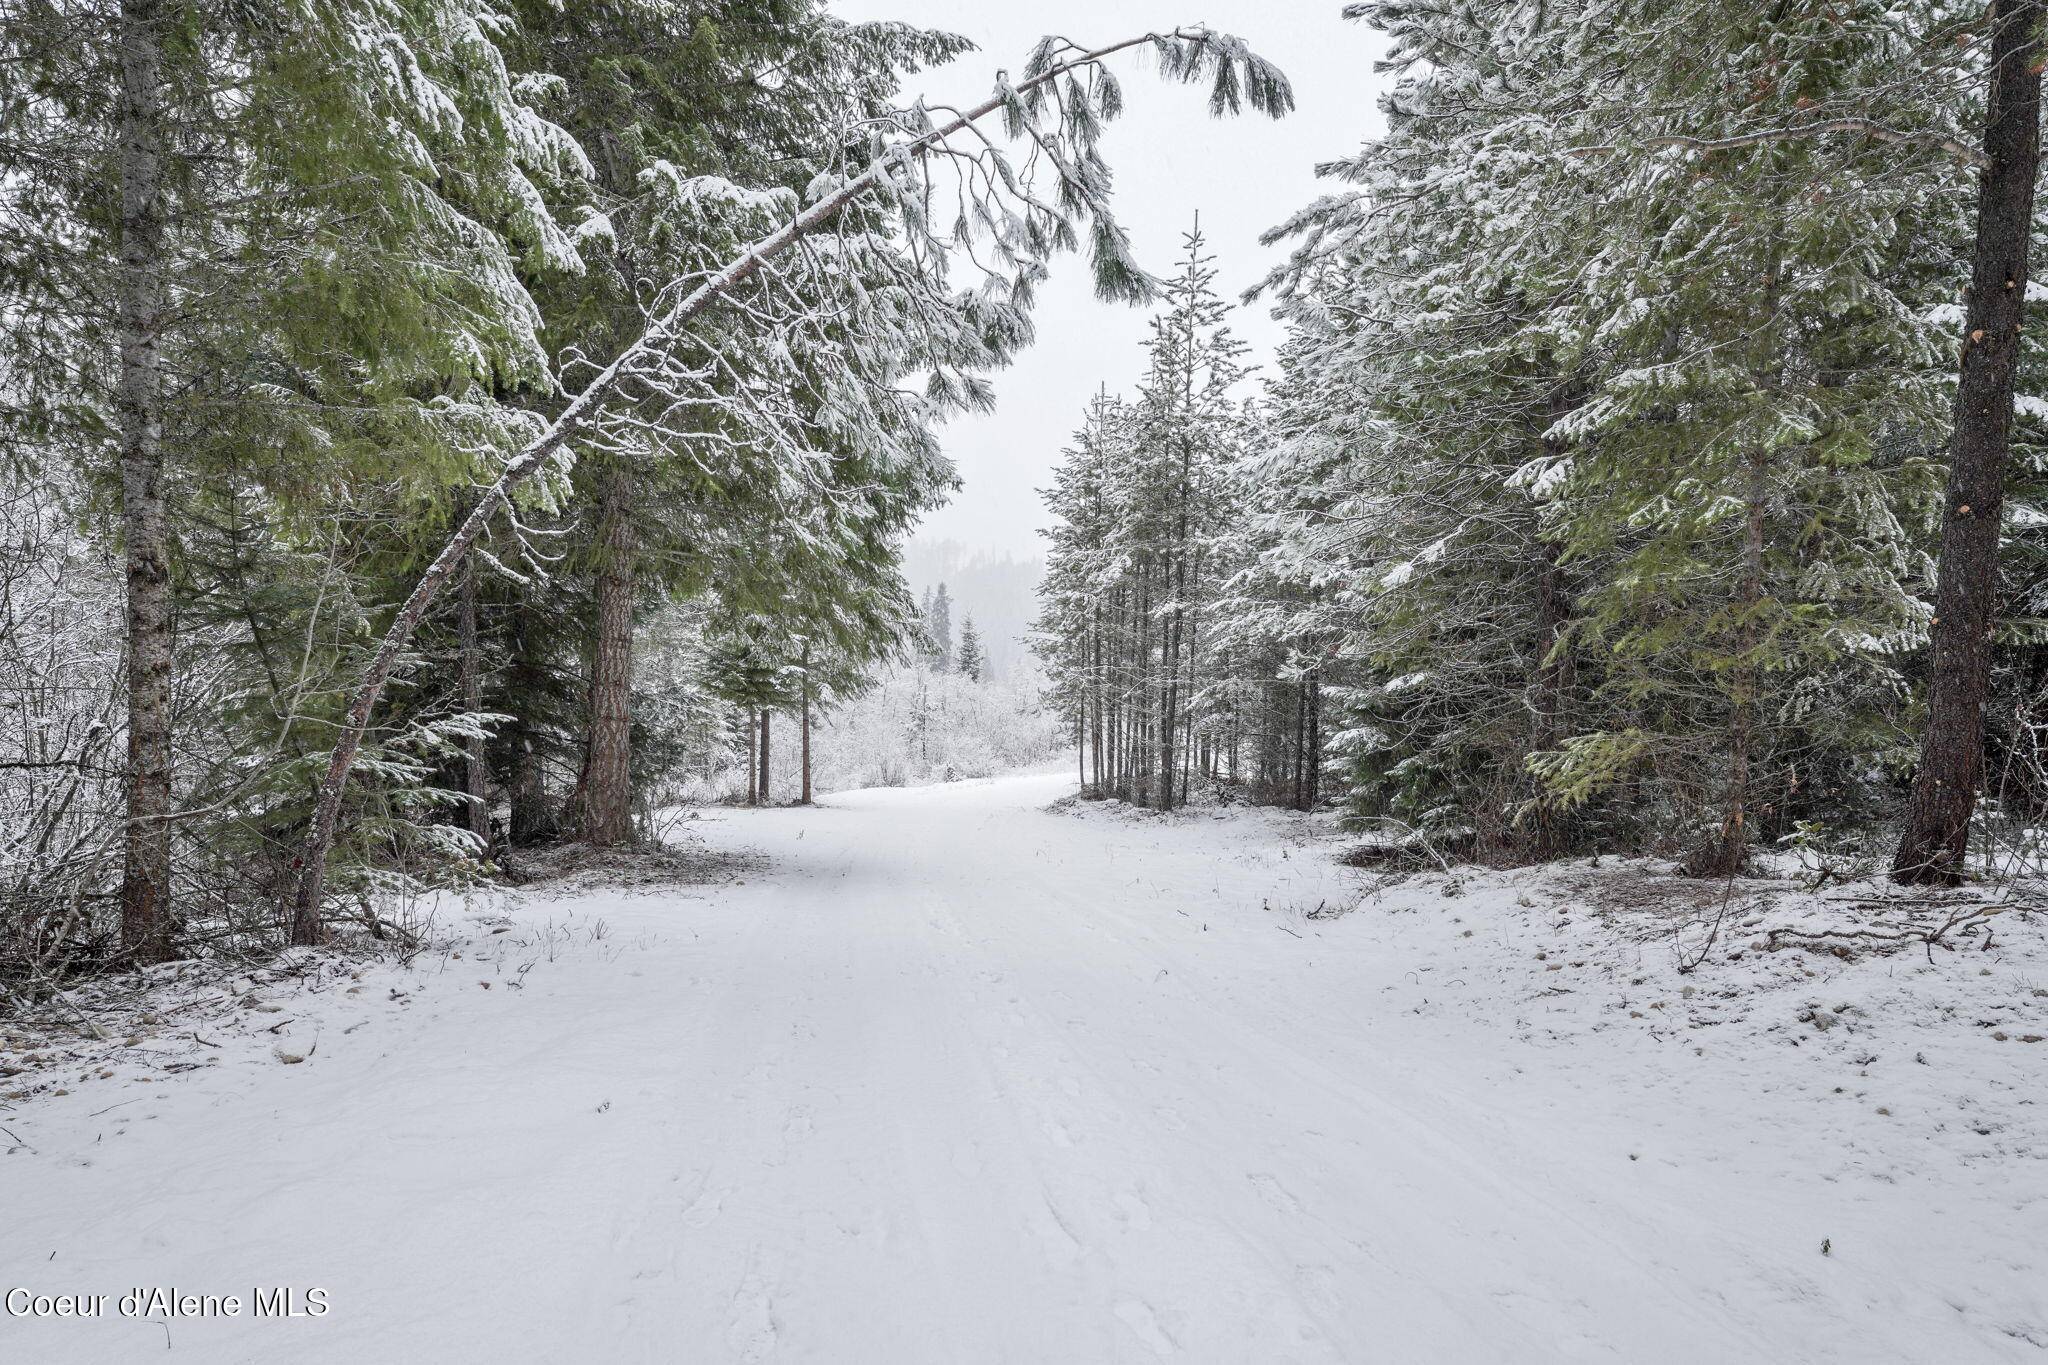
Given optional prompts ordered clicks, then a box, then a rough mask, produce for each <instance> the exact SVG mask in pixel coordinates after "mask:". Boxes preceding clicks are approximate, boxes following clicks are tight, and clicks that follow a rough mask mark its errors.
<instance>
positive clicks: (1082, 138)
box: [291, 28, 1294, 944]
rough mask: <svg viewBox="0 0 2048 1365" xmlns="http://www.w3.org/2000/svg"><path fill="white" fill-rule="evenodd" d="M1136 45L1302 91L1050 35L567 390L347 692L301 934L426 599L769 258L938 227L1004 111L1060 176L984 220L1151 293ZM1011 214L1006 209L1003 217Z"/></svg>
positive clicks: (1037, 255) (312, 839) (307, 848)
mask: <svg viewBox="0 0 2048 1365" xmlns="http://www.w3.org/2000/svg"><path fill="white" fill-rule="evenodd" d="M1138 47H1149V48H1151V49H1152V50H1153V52H1154V54H1155V55H1156V56H1157V58H1158V61H1159V67H1160V72H1161V74H1162V75H1163V76H1165V77H1167V78H1168V79H1173V80H1178V81H1182V82H1192V81H1196V80H1200V79H1204V78H1206V79H1208V80H1209V82H1210V100H1209V103H1210V111H1211V113H1213V114H1216V115H1222V114H1229V113H1236V112H1238V111H1239V110H1240V109H1241V108H1242V107H1243V105H1245V104H1247V103H1249V104H1250V105H1251V106H1252V108H1254V109H1256V110H1258V111H1259V112H1261V113H1264V114H1267V115H1269V116H1272V117H1276V118H1277V117H1279V116H1280V115H1282V114H1284V113H1287V112H1288V111H1289V110H1291V109H1292V108H1293V103H1294V99H1293V93H1292V91H1291V89H1290V88H1289V86H1288V83H1287V80H1286V78H1285V77H1284V76H1283V75H1282V74H1281V73H1280V72H1279V70H1278V69H1277V68H1275V67H1274V66H1272V65H1271V64H1270V63H1268V62H1267V61H1265V60H1264V59H1263V58H1260V57H1258V56H1257V55H1256V54H1254V53H1253V52H1252V51H1251V50H1250V49H1249V48H1248V47H1246V46H1245V44H1244V43H1243V42H1242V41H1241V40H1239V39H1237V38H1234V37H1231V36H1229V35H1227V34H1220V33H1214V32H1212V31H1210V30H1208V29H1206V28H1181V29H1175V30H1173V31H1171V32H1167V33H1146V34H1140V35H1138V36H1136V37H1132V38H1126V39H1124V40H1122V41H1120V42H1115V43H1110V44H1108V45H1106V46H1102V47H1095V48H1087V47H1083V46H1081V45H1079V44H1076V43H1073V42H1070V41H1068V40H1066V39H1062V38H1056V37H1052V38H1046V39H1044V40H1043V41H1041V42H1040V43H1039V45H1038V47H1037V48H1036V49H1035V50H1034V51H1033V53H1032V55H1031V58H1030V60H1029V62H1028V63H1027V66H1026V68H1025V77H1024V79H1023V80H1020V81H1017V82H1015V83H1014V84H1013V83H1011V82H1010V81H1008V80H1007V79H1006V78H1004V79H1000V80H999V82H998V85H997V88H996V91H995V93H994V94H993V95H991V96H990V97H989V98H988V99H986V100H984V101H983V102H982V103H980V104H978V105H975V106H973V107H972V108H970V109H967V110H964V111H961V112H958V113H955V114H954V115H953V116H952V117H950V118H948V119H945V120H944V121H942V122H939V123H936V124H934V123H932V121H931V120H930V117H929V112H928V111H926V110H925V109H924V108H923V107H922V106H918V107H916V108H914V109H913V110H911V111H909V112H908V113H906V114H905V115H904V117H903V119H902V120H901V121H899V122H898V123H897V124H896V126H897V127H899V128H902V129H905V130H906V131H907V132H908V131H909V130H914V129H916V128H918V127H922V128H924V129H925V131H923V132H910V135H908V136H907V137H906V138H905V140H903V141H899V142H896V143H894V144H891V145H889V146H887V147H886V148H883V149H882V150H880V152H879V154H877V155H875V156H873V157H872V159H871V160H870V161H869V162H868V163H867V165H866V167H865V169H863V170H862V171H861V172H860V173H859V174H857V175H855V176H853V177H851V178H850V179H848V180H846V181H845V182H844V183H842V184H840V185H838V186H837V187H836V188H833V189H830V190H829V191H828V192H825V193H823V194H821V195H820V196H819V197H818V198H817V199H816V200H814V201H813V202H812V203H811V204H810V206H809V207H807V208H805V209H803V210H802V211H801V212H799V213H797V214H795V215H794V216H792V217H791V218H789V219H788V220H787V221H786V222H784V223H783V224H782V226H780V227H779V228H777V229H776V230H775V231H773V232H771V233H769V234H768V235H766V236H764V237H762V238H760V239H759V240H757V241H755V242H753V243H752V244H751V245H749V246H747V247H745V248H743V249H742V250H740V251H739V252H738V253H737V254H735V255H733V256H732V257H731V258H730V259H729V260H727V261H726V263H725V264H724V265H723V266H722V268H719V269H717V270H715V271H713V272H711V273H710V274H708V275H707V276H705V277H704V278H702V279H701V280H699V282H698V283H697V284H696V285H695V286H694V287H693V288H691V289H689V290H688V292H686V293H681V296H680V297H679V298H677V299H676V300H675V301H674V302H673V303H671V304H670V305H669V306H668V307H667V308H666V309H665V310H663V311H660V312H658V313H657V314H656V315H655V316H654V317H653V319H652V320H651V321H650V322H649V323H648V325H647V327H646V329H645V330H644V331H643V332H642V333H641V335H640V336H639V337H638V338H637V339H636V340H635V341H634V342H633V343H632V344H631V345H629V346H627V347H626V348H625V349H624V350H623V351H621V352H620V353H619V355H618V356H617V357H615V358H614V359H613V360H612V361H611V363H610V364H608V365H606V366H604V367H603V368H602V369H600V370H599V371H598V372H597V373H596V375H595V376H594V377H593V378H591V379H590V380H589V382H587V383H586V384H585V385H584V386H583V387H582V389H581V390H580V391H578V392H577V393H576V394H575V395H573V396H572V397H571V398H570V400H569V401H568V403H567V404H566V405H565V406H564V407H563V409H562V411H561V413H560V414H559V415H557V416H556V417H555V419H554V420H553V421H552V422H550V423H549V424H548V425H547V427H546V428H545V430H543V431H542V432H541V433H540V434H539V435H538V436H536V437H534V438H533V439H532V440H531V441H529V442H528V443H527V444H526V445H525V446H524V447H522V448H521V449H520V450H519V451H518V453H517V454H515V455H514V456H513V457H512V459H511V460H510V461H508V462H507V463H506V465H505V467H504V469H503V470H502V471H500V473H499V475H498V477H497V479H496V481H495V482H494V483H492V485H491V486H490V487H489V488H488V489H486V490H485V491H484V492H483V494H482V495H481V496H480V497H478V499H477V500H476V503H475V505H474V506H473V507H472V508H471V510H470V512H469V514H468V515H467V516H466V517H464V518H463V520H462V522H461V524H460V525H459V526H457V527H456V529H455V531H454V533H453V534H452V535H450V537H449V539H448V542H447V543H446V544H445V545H444V546H443V547H442V549H441V552H440V553H439V554H437V555H436V556H435V557H434V559H433V562H432V563H431V564H429V565H428V567H427V570H426V572H425V573H424V574H422V575H421V577H420V580H419V582H418V583H417V584H416V585H415V586H414V588H413V590H412V592H411V593H410V594H409V595H408V596H407V598H406V600H405V602H404V604H403V605H402V606H400V608H399V609H398V613H397V615H396V616H395V617H394V618H393V620H392V623H391V625H390V627H389V629H387V630H386V631H385V633H384V638H383V639H382V641H380V642H379V645H378V648H377V652H376V654H375V655H374V656H373V657H372V659H371V661H370V663H369V665H368V667H367V668H366V669H365V670H364V672H363V676H362V678H361V680H360V681H359V682H358V683H357V685H356V689H355V691H354V693H353V694H352V696H351V698H350V701H349V706H348V711H347V714H346V716H345V718H344V719H343V722H342V725H341V727H340V731H339V733H338V735H337V737H336V740H335V745H334V752H333V756H332V758H331V760H330V762H329V764H328V768H327V773H326V775H325V777H324V778H323V779H322V780H321V784H320V789H319V794H318V798H317V801H316V804H315V807H314V813H313V819H312V824H311V827H310V828H309V829H308V831H307V834H306V839H305V843H304V846H303V847H302V848H301V850H300V852H299V854H298V856H297V857H296V858H295V859H294V860H293V872H294V881H293V890H292V907H291V925H292V930H291V932H292V941H293V942H294V943H296V944H310V943H317V942H320V941H321V940H322V938H323V937H324V934H325V925H324V919H323V916H322V914H321V897H322V889H323V883H324V880H325V874H326V864H327V855H328V851H329V849H330V848H331V847H332V845H333V842H334V835H335V830H336V827H337V825H338V823H339V820H340V816H341V804H342V797H343V793H344V792H345V790H346V788H347V785H348V778H349V773H350V771H351V770H352V769H353V768H354V766H355V764H356V760H357V758H358V755H359V753H360V751H361V748H362V743H363V737H364V735H365V734H366V733H367V732H368V730H369V725H370V717H371V715H372V713H373V712H374V710H375V708H376V705H377V702H378V699H379V698H380V697H381V696H382V694H383V691H384V687H385V684H386V683H387V682H388V681H389V680H390V678H391V675H392V673H393V671H394V670H395V669H396V668H397V666H398V662H399V660H400V658H401V657H402V656H403V655H404V653H405V650H406V647H407V645H408V644H409V643H410V642H411V640H412V637H413V634H414V632H415V631H416V630H417V629H418V627H419V624H420V621H421V620H422V619H423V618H424V616H425V614H426V610H427V608H428V606H429V605H430V604H432V602H433V601H434V599H435V598H436V597H438V596H439V595H440V592H441V590H442V588H443V587H444V586H445V585H446V584H447V582H448V580H449V579H450V578H451V577H453V576H454V574H455V573H456V571H457V569H458V568H459V567H460V566H461V564H462V562H463V559H464V557H465V556H467V555H468V554H469V553H470V550H471V547H472V546H474V545H475V543H476V541H477V540H478V538H479V537H480V536H481V535H482V534H483V532H484V528H485V527H486V525H487V524H488V523H489V522H490V520H491V518H492V517H493V516H494V515H496V513H497V512H498V510H499V509H500V508H501V507H504V506H506V505H508V504H509V502H510V500H511V496H512V494H513V492H514V491H515V490H516V489H517V488H518V487H519V486H520V485H521V484H523V483H525V482H526V481H527V480H528V479H530V478H532V477H533V476H534V475H535V474H536V473H538V472H539V471H540V470H542V469H543V468H545V467H546V466H547V465H548V463H549V462H550V461H551V460H554V459H555V458H556V457H557V456H558V455H560V454H562V453H563V452H564V451H566V450H567V449H568V448H569V447H570V445H571V444H572V443H573V442H575V441H577V440H578V439H579V438H585V437H587V436H589V435H590V434H591V432H592V430H593V429H594V428H595V427H597V426H598V425H599V423H600V421H601V420H602V419H603V418H604V416H605V414H606V410H607V406H608V405H610V404H612V403H614V402H615V401H616V400H617V399H618V398H619V397H620V396H621V394H622V391H623V390H625V389H626V388H627V387H628V385H629V382H630V381H633V380H635V379H645V378H647V377H648V376H650V375H659V374H660V373H661V372H662V371H663V370H664V369H665V368H666V367H667V366H668V364H669V361H670V353H671V351H672V350H673V348H675V347H676V346H677V345H679V344H680V343H681V342H682V341H683V340H684V338H685V337H686V335H687V334H688V332H689V328H690V324H691V323H692V321H693V320H695V319H696V318H698V317H699V316H700V315H702V314H703V313H705V312H706V311H707V310H708V309H710V308H711V307H712V306H713V305H714V304H716V303H718V302H719V301H720V300H722V299H724V298H725V297H727V296H728V295H730V294H731V293H732V292H733V291H734V290H735V289H737V288H739V287H740V286H742V285H744V284H746V283H747V282H748V281H749V280H752V279H754V278H755V277H756V276H759V275H761V274H762V273H763V271H764V270H765V269H766V268H767V267H768V265H769V263H770V262H772V261H774V260H775V259H776V258H777V257H779V256H781V255H783V254H784V253H785V252H787V251H789V250H790V248H791V247H793V246H795V245H796V244H797V243H798V242H800V241H802V240H803V239H805V238H806V237H809V236H810V235H812V234H814V233H816V232H818V231H819V230H820V229H822V228H824V227H826V226H827V225H828V224H830V223H831V222H832V221H833V220H834V219H835V218H837V217H838V216H839V215H840V214H841V213H842V212H843V211H844V210H845V209H846V208H847V207H848V206H849V205H851V204H853V203H855V202H856V201H857V200H861V199H863V198H867V197H870V196H872V197H875V198H883V199H892V200H893V202H894V207H895V208H896V210H897V212H898V213H900V214H901V215H903V217H904V219H905V221H906V225H907V226H909V227H910V228H911V229H912V233H911V235H912V236H913V238H918V237H922V238H925V239H929V238H930V233H929V229H928V228H924V227H923V225H922V222H921V219H920V217H919V213H920V210H919V207H918V205H919V197H918V195H917V194H916V193H915V192H913V190H912V189H911V187H908V186H906V184H905V181H906V180H907V179H908V178H909V174H910V172H911V170H912V169H913V168H915V167H918V166H921V165H922V164H923V162H924V161H925V159H926V158H927V157H928V156H931V155H933V154H935V153H936V154H943V155H948V156H957V155H959V153H957V152H956V151H955V150H954V149H952V148H950V147H948V145H947V139H948V138H950V137H952V136H953V135H955V134H957V133H960V132H962V131H967V130H973V131H975V133H976V135H977V136H979V130H976V129H974V125H975V124H976V123H977V122H978V121H979V120H981V119H984V118H986V117H987V116H988V115H990V114H993V113H997V112H999V111H1000V112H1001V113H1002V114H1003V116H1004V123H1005V130H1006V132H1007V133H1008V135H1009V136H1010V137H1012V138H1024V139H1028V140H1029V142H1030V145H1031V148H1032V153H1033V155H1034V157H1039V156H1042V157H1044V158H1045V159H1046V161H1047V162H1048V163H1049V164H1050V165H1051V166H1052V168H1053V171H1054V172H1055V173H1056V175H1057V179H1058V184H1057V191H1056V193H1055V195H1054V196H1053V198H1052V200H1051V201H1050V202H1048V201H1044V200H1040V199H1038V198H1037V197H1035V196H1033V195H1032V194H1031V193H1030V191H1029V188H1028V186H1027V185H1026V184H1025V182H1024V181H1023V180H1022V179H1021V178H1020V176H1019V174H1018V173H1017V171H1016V169H1015V168H1013V167H1012V166H1011V165H1010V163H1009V162H1008V160H1007V159H1004V158H1002V157H1000V156H999V155H997V156H995V159H994V161H993V162H992V163H991V164H990V165H989V166H988V171H989V174H988V176H987V177H986V178H985V179H984V180H980V181H975V182H971V183H970V184H969V187H968V190H967V192H968V193H969V194H970V195H971V196H972V197H973V199H974V200H975V207H976V209H977V210H978V215H977V216H979V217H981V219H982V220H983V221H984V223H985V224H987V225H995V226H997V231H996V232H995V234H994V235H995V236H996V238H997V241H998V243H999V244H1000V245H1001V246H1002V247H1003V248H1004V249H1005V250H1006V251H1008V252H1012V253H1017V254H1021V255H1023V256H1026V257H1029V258H1031V259H1032V260H1034V261H1035V260H1037V259H1041V258H1043V257H1044V256H1046V255H1049V254H1050V253H1051V252H1053V251H1055V250H1061V249H1072V248H1073V247H1075V246H1076V245H1078V238H1077V236H1076V234H1075V232H1074V228H1073V220H1074V219H1076V218H1082V219H1085V220H1087V222H1088V225H1089V228H1090V240H1091V247H1092V250H1093V254H1094V260H1095V266H1096V275H1097V287H1098V291H1099V292H1102V293H1104V294H1105V295H1107V296H1112V297H1119V296H1120V297H1125V298H1142V297H1144V296H1145V294H1146V293H1147V291H1148V287H1149V280H1147V278H1146V277H1145V276H1143V274H1142V272H1139V271H1138V270H1137V269H1136V267H1135V265H1133V264H1132V263H1131V261H1130V259H1129V252H1128V243H1127V241H1126V239H1125V238H1124V235H1123V232H1122V229H1121V228H1119V227H1118V226H1117V224H1116V222H1115V220H1114V218H1113V217H1112V216H1111V215H1110V213H1109V210H1108V177H1107V169H1106V167H1104V166H1103V165H1102V163H1101V161H1100V160H1099V158H1098V157H1097V156H1096V154H1095V151H1094V139H1095V136H1096V134H1097V133H1098V132H1099V129H1100V124H1101V122H1102V121H1103V120H1105V119H1107V118H1109V117H1113V116H1114V115H1115V113H1116V111H1117V109H1118V108H1119V107H1120V105H1121V96H1120V95H1119V94H1118V93H1117V92H1116V86H1115V84H1114V82H1113V81H1111V80H1110V79H1109V78H1108V76H1107V73H1106V72H1105V71H1102V70H1101V67H1102V63H1104V62H1105V61H1106V60H1107V59H1109V58H1110V57H1113V56H1115V55H1117V54H1119V53H1121V52H1124V51H1127V50H1129V49H1132V48H1138ZM1082 73H1088V74H1089V75H1091V76H1099V77H1100V79H1099V80H1096V81H1094V82H1093V87H1092V89H1091V88H1089V87H1084V86H1082V85H1081V84H1080V82H1079V81H1078V79H1068V78H1075V77H1078V76H1079V75H1081V74H1082ZM1063 81H1064V82H1065V84H1064V85H1062V82H1063ZM1048 109H1050V110H1051V111H1052V112H1053V113H1054V114H1056V115H1057V120H1058V121H1057V123H1056V124H1054V125H1053V126H1050V127H1048V126H1047V123H1046V120H1045V114H1046V112H1047V110H1048ZM982 143H983V147H984V149H985V150H984V151H983V153H982V155H993V154H994V153H993V148H992V147H990V146H989V144H988V143H987V141H986V139H982ZM1006 197H1007V199H1008V200H1011V201H1015V202H1018V203H1021V204H1022V205H1023V206H1024V209H1023V212H1021V213H1019V212H1017V211H1015V210H1012V209H1009V208H1008V207H1007V205H1006V203H1005V199H1006ZM1055 205H1056V207H1055ZM998 217H1000V218H1001V219H1002V220H1003V221H1002V222H1001V224H999V225H998V224H997V221H996V220H997V219H998ZM1006 239H1007V240H1006Z"/></svg>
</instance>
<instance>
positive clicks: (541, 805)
mask: <svg viewBox="0 0 2048 1365" xmlns="http://www.w3.org/2000/svg"><path fill="white" fill-rule="evenodd" d="M533 617H534V607H533V601H532V599H531V598H530V597H529V596H528V595H527V593H526V591H525V590H524V589H522V590H521V592H520V595H519V602H518V606H517V607H516V608H515V609H514V613H513V617H512V690H513V695H514V696H515V697H518V698H521V699H531V698H533V697H536V696H538V695H539V694H540V692H541V690H542V688H543V687H544V686H545V684H546V674H545V670H544V669H542V667H541V666H540V664H539V662H538V661H537V660H536V659H535V658H534V653H533V651H534V641H533ZM529 704H530V701H529ZM526 709H527V708H526V706H525V705H521V706H515V707H514V708H513V711H514V713H515V714H514V716H513V720H512V732H511V734H510V735H509V736H508V738H509V740H510V741H511V747H512V772H511V780H510V781H509V783H508V784H507V785H508V786H509V787H510V789H511V805H512V828H511V830H510V835H511V840H512V842H513V843H514V844H517V845H521V846H524V845H527V844H534V843H540V842H543V841H545V840H548V839H552V838H554V837H555V835H556V833H557V832H558V831H557V826H556V821H555V811H554V808H553V807H552V806H551V805H550V804H549V802H548V788H547V776H546V774H545V773H544V772H542V770H541V762H540V753H539V751H538V750H537V749H536V748H535V746H534V732H535V726H534V723H533V721H532V719H531V718H530V717H529V716H527V715H526V714H525V711H526Z"/></svg>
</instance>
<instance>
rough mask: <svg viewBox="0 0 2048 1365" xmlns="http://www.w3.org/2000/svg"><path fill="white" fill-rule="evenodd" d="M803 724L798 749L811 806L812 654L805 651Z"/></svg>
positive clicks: (807, 801)
mask: <svg viewBox="0 0 2048 1365" xmlns="http://www.w3.org/2000/svg"><path fill="white" fill-rule="evenodd" d="M803 707H804V711H803V722H802V729H801V730H800V731H799V733H798V745H797V747H798V748H799V749H800V750H801V751H802V755H803V770H804V794H803V804H804V805H806V806H808V805H810V804H811V652H810V650H808V649H806V650H805V651H804V686H803Z"/></svg>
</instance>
